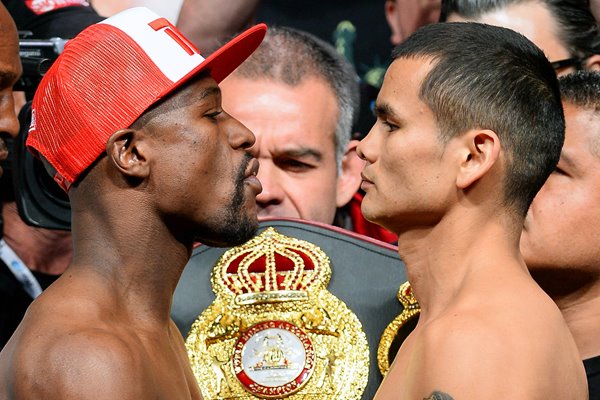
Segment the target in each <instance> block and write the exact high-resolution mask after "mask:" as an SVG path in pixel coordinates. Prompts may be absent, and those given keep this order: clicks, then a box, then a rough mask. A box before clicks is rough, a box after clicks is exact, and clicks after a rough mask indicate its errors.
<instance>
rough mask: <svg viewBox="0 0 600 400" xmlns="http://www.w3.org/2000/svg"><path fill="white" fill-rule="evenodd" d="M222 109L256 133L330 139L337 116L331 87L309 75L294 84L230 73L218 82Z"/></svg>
mask: <svg viewBox="0 0 600 400" xmlns="http://www.w3.org/2000/svg"><path fill="white" fill-rule="evenodd" d="M220 86H221V89H222V90H223V109H224V110H225V111H226V112H227V113H229V114H231V115H232V116H234V117H236V118H237V119H239V120H240V121H241V122H242V123H243V124H245V125H246V126H247V127H248V128H249V129H250V130H251V131H253V132H254V134H255V135H256V136H257V138H258V137H259V136H267V135H268V136H273V137H278V138H281V140H294V141H307V140H311V141H312V140H321V139H325V140H328V141H329V140H331V139H332V138H333V135H334V133H335V127H336V124H337V120H338V117H339V110H338V107H337V100H336V98H335V95H334V93H333V90H332V89H331V88H330V87H329V85H328V84H327V83H326V82H324V81H323V80H322V79H317V78H313V77H308V78H305V79H303V80H302V81H301V82H300V83H299V84H297V85H288V84H286V83H283V82H278V81H273V80H268V79H249V78H245V77H240V76H236V75H235V74H234V75H231V76H229V77H228V78H226V79H225V80H223V81H222V82H221V84H220Z"/></svg>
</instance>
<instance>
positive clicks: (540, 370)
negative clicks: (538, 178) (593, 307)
mask: <svg viewBox="0 0 600 400" xmlns="http://www.w3.org/2000/svg"><path fill="white" fill-rule="evenodd" d="M430 68H431V59H428V58H411V59H402V58H401V59H397V60H395V61H394V62H393V63H392V64H391V66H390V68H389V69H388V71H387V73H386V76H385V79H384V82H383V86H382V89H381V91H380V92H379V96H378V98H377V102H376V109H377V121H376V123H375V125H374V126H373V128H372V129H371V131H370V132H369V134H368V135H367V137H366V138H365V139H363V140H362V141H361V143H360V144H359V146H358V149H357V151H358V154H359V156H361V157H362V158H364V159H365V160H366V166H365V168H364V169H363V184H362V188H363V189H364V190H365V192H366V195H365V198H364V200H363V203H362V207H363V208H362V209H363V212H364V214H365V216H366V217H367V218H368V219H369V220H371V221H373V222H376V223H378V224H380V225H382V226H384V227H387V228H388V229H390V230H392V231H393V232H394V233H397V234H398V236H399V239H398V243H399V248H398V252H399V254H401V256H402V259H403V261H404V262H405V264H406V267H407V273H408V278H409V281H410V282H411V285H412V288H413V291H414V294H415V297H416V298H417V299H418V301H419V304H420V305H421V309H422V311H421V315H420V317H419V321H418V324H417V326H416V328H415V330H414V331H413V332H412V333H411V334H410V335H409V336H408V338H407V339H406V340H405V341H404V342H403V344H402V346H401V348H400V350H399V352H398V354H397V356H396V358H395V361H394V363H393V365H392V367H391V369H390V371H389V373H388V374H387V376H386V377H385V379H384V381H383V383H382V385H381V387H380V388H379V390H378V392H377V394H376V396H375V399H376V400H389V399H424V398H428V397H429V398H431V396H432V394H433V393H435V392H436V391H437V392H441V393H444V394H446V395H447V396H450V397H451V398H456V399H492V398H493V399H497V398H510V399H523V400H525V399H544V398H554V399H585V398H587V384H586V378H585V373H584V371H583V366H582V364H581V361H580V359H579V354H578V353H577V348H576V346H575V343H574V341H573V338H572V336H571V334H570V332H569V330H568V328H567V326H566V324H565V322H564V320H563V319H562V316H561V314H560V312H559V310H558V309H557V307H556V305H555V304H554V303H553V302H552V300H551V299H550V298H549V297H548V296H547V295H546V294H545V293H544V292H543V291H542V290H541V289H540V288H539V286H537V285H536V284H535V282H534V281H533V279H532V278H531V276H530V275H529V273H528V272H527V268H526V266H525V263H524V262H523V260H522V258H521V256H520V254H519V248H518V242H519V236H520V233H521V217H520V216H518V215H517V212H516V211H514V210H512V209H508V208H505V207H504V206H502V205H501V204H500V203H499V202H498V201H497V199H498V198H501V195H502V185H501V184H500V182H502V178H503V174H504V168H505V163H504V154H503V150H502V148H501V145H500V140H499V138H498V136H497V134H496V133H495V132H494V131H491V130H488V129H472V130H468V131H466V132H464V133H463V134H462V135H459V136H457V137H454V138H453V139H450V140H449V141H448V143H447V144H445V145H443V144H442V143H441V142H440V141H439V139H438V130H437V128H436V124H435V119H434V116H433V115H432V112H431V110H430V109H429V108H428V106H427V105H425V104H424V103H423V102H422V101H421V100H420V98H419V88H420V82H421V81H422V79H423V77H424V76H425V75H426V73H427V72H428V71H429V70H430ZM515 293H518V295H515ZM524 332H527V335H524V334H523V333H524ZM499 376H500V377H502V379H498V377H499ZM474 382H475V383H476V384H474ZM433 398H435V397H433Z"/></svg>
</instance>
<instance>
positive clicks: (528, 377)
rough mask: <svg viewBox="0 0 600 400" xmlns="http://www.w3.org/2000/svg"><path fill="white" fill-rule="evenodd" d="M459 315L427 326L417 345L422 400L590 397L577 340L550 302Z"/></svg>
mask: <svg viewBox="0 0 600 400" xmlns="http://www.w3.org/2000/svg"><path fill="white" fill-rule="evenodd" d="M525 308H527V307H525ZM452 311H455V312H449V313H447V314H445V315H443V316H442V317H440V318H438V319H436V320H434V321H432V322H431V323H429V324H426V325H425V326H423V329H422V330H421V332H420V333H419V335H418V337H417V340H416V341H415V347H414V348H415V353H414V354H413V360H418V361H416V362H415V363H414V364H413V365H412V367H415V369H413V371H415V376H414V377H413V379H419V381H420V382H422V385H419V386H420V387H419V388H418V393H419V394H420V396H421V397H420V398H428V397H426V396H428V395H430V394H431V397H429V398H431V399H446V398H450V399H451V398H453V397H454V398H487V397H490V395H491V394H492V393H493V394H495V395H500V396H499V397H501V398H511V399H529V398H538V397H539V398H557V399H577V398H585V396H582V393H583V392H584V391H585V390H586V389H587V386H586V382H585V374H584V371H583V367H582V365H581V361H580V359H579V356H578V353H577V349H576V347H575V345H574V342H573V340H572V337H570V334H569V333H568V330H567V329H566V326H565V324H564V321H562V319H561V318H560V314H558V315H556V313H555V312H554V310H553V309H552V308H551V307H550V308H546V305H545V304H543V301H542V302H541V303H540V304H538V305H535V306H534V307H533V308H532V309H525V310H523V309H514V310H509V309H506V308H505V307H494V306H491V307H482V306H481V305H480V307H473V308H461V309H457V310H452ZM417 371H418V372H417ZM417 375H419V376H420V377H421V378H418V377H417ZM422 377H426V379H422ZM516 383H518V384H516ZM435 391H439V393H435ZM432 392H433V393H432ZM440 393H441V394H440ZM486 393H487V394H486ZM444 394H446V395H447V396H450V397H443V395H444ZM436 396H437V397H436ZM490 398H491V397H490Z"/></svg>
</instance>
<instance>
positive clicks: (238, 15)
mask: <svg viewBox="0 0 600 400" xmlns="http://www.w3.org/2000/svg"><path fill="white" fill-rule="evenodd" d="M259 3H260V1H259V0H228V1H226V2H224V1H222V0H184V1H183V4H182V6H181V11H180V12H179V19H178V22H177V27H178V28H179V30H180V31H181V32H182V33H183V34H184V35H185V36H186V37H187V38H188V39H190V40H191V41H192V43H194V44H195V45H196V46H197V47H198V49H200V52H202V53H207V52H212V51H214V50H216V49H217V48H218V47H219V46H220V45H222V44H223V42H224V41H225V40H227V39H229V38H231V37H232V36H233V35H234V34H235V33H237V32H239V31H241V30H242V29H244V28H245V27H247V26H248V25H249V24H250V23H251V22H252V20H253V19H254V13H255V12H256V9H257V8H258V5H259Z"/></svg>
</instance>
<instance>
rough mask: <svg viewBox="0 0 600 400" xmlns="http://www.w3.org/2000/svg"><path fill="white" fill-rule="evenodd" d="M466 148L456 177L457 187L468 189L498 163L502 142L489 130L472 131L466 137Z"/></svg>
mask: <svg viewBox="0 0 600 400" xmlns="http://www.w3.org/2000/svg"><path fill="white" fill-rule="evenodd" d="M464 140H465V142H464V143H465V146H464V147H463V150H464V151H463V152H462V161H461V164H460V168H459V171H458V174H457V177H456V186H457V187H458V188H460V189H467V188H468V187H469V186H471V185H472V184H474V183H475V182H477V181H478V180H479V179H481V178H482V177H483V176H484V175H485V174H486V173H487V172H488V171H489V170H490V169H491V168H492V167H493V166H494V164H495V163H496V160H497V159H498V157H499V155H500V140H499V138H498V136H497V135H496V133H495V132H494V131H491V130H489V129H484V130H472V131H469V132H467V133H466V134H465V136H464Z"/></svg>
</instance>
